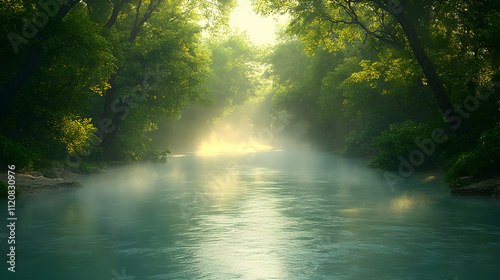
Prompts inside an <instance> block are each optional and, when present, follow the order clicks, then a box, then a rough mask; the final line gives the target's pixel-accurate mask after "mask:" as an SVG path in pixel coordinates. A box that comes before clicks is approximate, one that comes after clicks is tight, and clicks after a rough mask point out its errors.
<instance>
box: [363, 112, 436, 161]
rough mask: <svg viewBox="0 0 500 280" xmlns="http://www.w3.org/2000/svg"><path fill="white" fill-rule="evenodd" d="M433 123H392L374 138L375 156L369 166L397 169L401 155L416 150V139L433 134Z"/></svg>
mask: <svg viewBox="0 0 500 280" xmlns="http://www.w3.org/2000/svg"><path fill="white" fill-rule="evenodd" d="M431 127H435V126H432V125H425V124H416V123H415V122H413V121H409V120H408V121H405V122H403V123H400V124H391V125H390V126H389V129H387V130H385V131H383V132H382V133H381V134H380V135H379V136H377V137H374V138H373V142H372V143H373V148H374V153H375V157H374V158H373V160H372V161H370V162H369V163H368V166H370V167H375V168H381V169H384V170H395V169H397V168H398V166H399V164H400V160H399V158H398V157H399V156H400V155H402V156H407V155H408V154H409V153H411V151H413V150H415V149H416V148H417V146H416V145H415V140H422V139H423V138H426V137H429V136H430V135H431V131H432V129H431Z"/></svg>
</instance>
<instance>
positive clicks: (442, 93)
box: [393, 11, 467, 136]
mask: <svg viewBox="0 0 500 280" xmlns="http://www.w3.org/2000/svg"><path fill="white" fill-rule="evenodd" d="M393 15H394V16H395V18H396V20H397V21H398V22H399V24H400V26H401V28H402V29H403V31H404V32H405V34H406V38H407V39H408V42H409V43H410V47H411V49H412V51H413V54H414V55H415V58H416V59H417V61H418V64H419V65H420V67H421V68H422V70H423V71H424V75H425V77H426V78H427V82H428V84H429V86H430V88H431V90H432V93H433V94H434V98H435V99H436V101H437V103H438V106H439V109H440V110H441V112H442V113H443V115H444V116H445V119H446V121H447V122H448V123H449V124H450V126H451V127H452V128H453V130H454V131H455V133H456V134H457V135H459V136H460V135H463V134H465V133H466V132H467V127H466V126H465V124H464V123H463V121H461V122H460V124H459V125H458V126H457V127H454V126H453V125H451V123H450V122H451V120H452V119H455V120H456V119H457V118H460V116H459V115H458V114H457V113H456V112H455V110H454V108H453V105H452V104H451V102H450V99H449V98H448V95H447V94H446V90H445V88H444V85H443V82H442V81H441V78H439V75H438V74H437V73H436V69H435V68H434V66H433V65H432V62H431V61H430V59H429V57H428V56H427V54H426V53H425V50H424V47H423V46H422V43H421V42H420V39H419V38H418V35H417V32H416V30H415V27H414V26H413V24H412V23H411V22H410V21H409V20H408V19H407V18H406V15H405V12H404V11H402V12H399V13H394V14H393ZM460 120H461V118H460Z"/></svg>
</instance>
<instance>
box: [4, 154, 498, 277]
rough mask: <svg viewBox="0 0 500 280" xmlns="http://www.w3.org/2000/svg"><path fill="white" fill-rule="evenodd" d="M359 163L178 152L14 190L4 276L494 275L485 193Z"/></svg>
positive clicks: (494, 209)
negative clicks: (77, 181)
mask: <svg viewBox="0 0 500 280" xmlns="http://www.w3.org/2000/svg"><path fill="white" fill-rule="evenodd" d="M365 164H366V162H365V161H364V160H357V159H343V158H339V157H337V156H334V155H330V154H324V153H318V152H314V151H311V150H309V151H306V150H303V151H302V152H293V151H282V152H278V151H268V152H260V153H246V154H221V155H216V156H200V155H196V154H189V155H187V156H185V157H179V158H171V159H170V160H169V162H168V163H167V164H139V165H133V166H127V167H119V168H115V169H112V170H110V172H108V173H107V174H101V175H92V176H89V177H87V178H85V180H84V182H83V183H84V185H85V187H83V188H80V189H72V190H67V191H60V192H52V193H42V194H36V195H27V196H26V197H24V198H23V199H20V200H19V202H18V205H17V211H18V216H19V217H20V218H19V221H18V225H19V226H18V228H17V230H16V231H17V240H18V244H16V245H17V252H19V253H18V256H17V257H16V271H17V272H16V273H15V274H14V278H12V274H10V275H9V277H10V278H8V279H497V276H498V273H499V272H500V267H499V266H498V263H499V261H500V242H499V241H498V240H499V237H500V221H499V220H498V216H499V214H500V204H499V203H498V201H494V200H490V199H483V198H463V197H452V196H449V195H448V194H447V190H448V189H447V186H446V185H445V184H443V183H440V182H438V180H428V176H426V175H425V174H420V175H415V176H412V177H410V178H409V179H408V180H407V181H405V183H406V184H405V185H401V186H398V187H397V188H396V190H395V191H394V192H392V191H391V189H390V187H389V186H388V185H387V182H386V181H385V179H384V177H383V173H382V172H381V171H379V170H374V169H368V168H365ZM1 203H2V206H1V207H6V203H5V201H2V202H1ZM4 216H5V213H2V218H3V219H4V220H5V217H4ZM4 240H5V239H4ZM1 246H2V248H3V249H6V242H3V240H2V243H1ZM2 251H5V250H2ZM4 258H5V257H4ZM5 271H6V269H5V270H4V271H3V272H2V275H4V274H5V273H6V272H5ZM133 277H135V278H133ZM3 279H4V278H3Z"/></svg>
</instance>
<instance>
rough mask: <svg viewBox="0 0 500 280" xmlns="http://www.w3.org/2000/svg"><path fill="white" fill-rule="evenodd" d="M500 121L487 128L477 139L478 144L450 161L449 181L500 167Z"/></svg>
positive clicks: (482, 173)
mask: <svg viewBox="0 0 500 280" xmlns="http://www.w3.org/2000/svg"><path fill="white" fill-rule="evenodd" d="M499 142H500V123H497V124H496V126H495V127H493V128H492V129H489V130H486V131H485V132H483V133H482V134H481V136H480V137H479V139H478V140H477V144H476V146H475V147H474V148H473V149H472V150H470V151H467V152H464V153H461V154H460V155H459V156H457V157H455V158H453V159H451V160H450V161H449V166H450V167H449V169H448V172H447V173H446V175H445V180H446V181H447V182H454V181H456V180H458V179H460V178H463V177H474V178H478V177H480V176H484V175H488V173H489V172H495V171H497V170H495V169H498V168H500V145H499V144H498V143H499Z"/></svg>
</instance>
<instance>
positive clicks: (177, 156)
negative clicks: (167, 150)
mask: <svg viewBox="0 0 500 280" xmlns="http://www.w3.org/2000/svg"><path fill="white" fill-rule="evenodd" d="M187 156H188V155H171V157H173V158H181V157H187Z"/></svg>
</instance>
